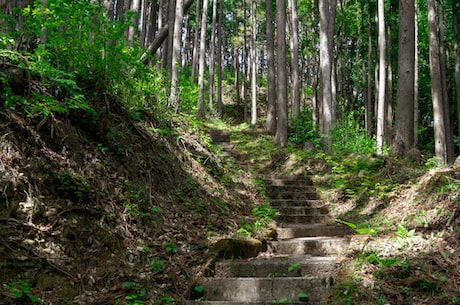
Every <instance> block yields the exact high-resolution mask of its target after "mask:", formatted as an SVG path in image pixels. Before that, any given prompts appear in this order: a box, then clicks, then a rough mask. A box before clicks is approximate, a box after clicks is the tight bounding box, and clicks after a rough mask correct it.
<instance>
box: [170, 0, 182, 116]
mask: <svg viewBox="0 0 460 305" xmlns="http://www.w3.org/2000/svg"><path fill="white" fill-rule="evenodd" d="M183 9H184V2H183V0H176V13H175V20H174V34H173V48H172V52H173V53H172V60H171V92H170V105H171V107H173V109H174V112H175V113H178V112H179V107H180V104H179V92H178V86H179V71H178V70H179V63H180V61H181V60H180V56H181V45H182V21H183V20H182V19H183V16H184V11H183Z"/></svg>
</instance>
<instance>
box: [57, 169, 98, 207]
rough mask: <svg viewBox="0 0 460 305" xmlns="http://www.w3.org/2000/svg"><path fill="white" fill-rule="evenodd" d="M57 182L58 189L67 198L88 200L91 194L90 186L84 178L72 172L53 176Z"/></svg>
mask: <svg viewBox="0 0 460 305" xmlns="http://www.w3.org/2000/svg"><path fill="white" fill-rule="evenodd" d="M53 176H54V177H55V178H56V179H57V180H58V182H59V186H58V189H59V190H60V191H62V192H64V193H65V194H66V195H67V196H69V197H71V198H73V199H76V200H78V201H81V200H83V199H86V198H88V196H89V195H90V192H91V186H90V184H89V182H88V181H87V179H86V177H84V176H81V175H78V174H76V173H75V172H72V171H66V172H63V173H62V174H53Z"/></svg>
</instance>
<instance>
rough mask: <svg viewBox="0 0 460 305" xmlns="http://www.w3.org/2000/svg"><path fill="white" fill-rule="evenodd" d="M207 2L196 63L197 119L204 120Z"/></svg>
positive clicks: (206, 1) (204, 1)
mask: <svg viewBox="0 0 460 305" xmlns="http://www.w3.org/2000/svg"><path fill="white" fill-rule="evenodd" d="M207 17H208V0H203V11H202V14H201V34H200V59H199V63H198V65H199V66H198V87H199V88H198V118H200V119H204V116H205V113H204V70H205V55H206V26H207V24H208V18H207Z"/></svg>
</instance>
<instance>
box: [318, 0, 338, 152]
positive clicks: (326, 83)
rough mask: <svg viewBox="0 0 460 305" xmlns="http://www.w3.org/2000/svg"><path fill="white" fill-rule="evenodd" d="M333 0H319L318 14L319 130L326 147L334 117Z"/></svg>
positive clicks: (329, 141)
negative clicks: (320, 100)
mask: <svg viewBox="0 0 460 305" xmlns="http://www.w3.org/2000/svg"><path fill="white" fill-rule="evenodd" d="M335 5H336V1H335V0H319V1H318V6H319V15H320V33H319V37H320V70H321V71H320V77H321V92H322V94H321V99H322V102H321V105H322V114H321V132H322V133H323V134H324V136H325V137H324V144H325V146H326V147H327V148H330V145H331V141H332V139H331V133H332V129H333V128H334V127H335V117H334V113H335V111H334V108H335V104H333V88H332V79H333V78H332V72H333V69H332V65H333V63H332V62H331V59H332V49H331V46H332V44H331V41H330V40H331V39H332V37H330V33H331V32H332V33H333V30H332V31H331V29H330V28H331V27H332V28H333V27H334V23H335V19H333V18H332V16H335V9H336V8H335Z"/></svg>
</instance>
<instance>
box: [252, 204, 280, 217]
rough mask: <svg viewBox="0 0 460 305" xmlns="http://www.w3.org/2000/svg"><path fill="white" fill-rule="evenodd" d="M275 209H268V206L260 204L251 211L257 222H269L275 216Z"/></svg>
mask: <svg viewBox="0 0 460 305" xmlns="http://www.w3.org/2000/svg"><path fill="white" fill-rule="evenodd" d="M276 212H277V211H276V209H274V208H272V207H270V206H269V205H268V204H261V205H258V206H256V207H255V208H253V209H252V210H251V213H252V215H253V216H255V217H256V218H257V219H259V220H270V219H273V218H274V217H275V216H276Z"/></svg>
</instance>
